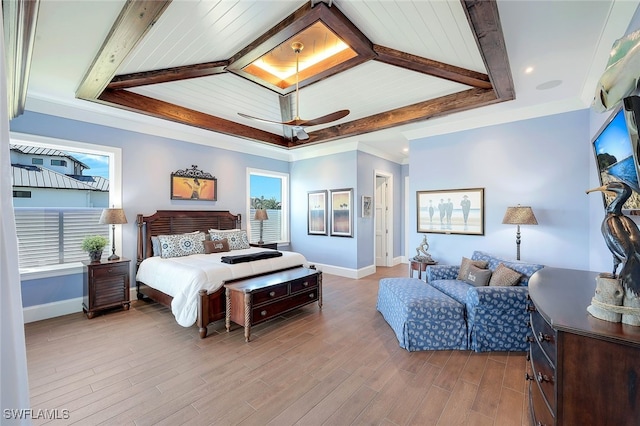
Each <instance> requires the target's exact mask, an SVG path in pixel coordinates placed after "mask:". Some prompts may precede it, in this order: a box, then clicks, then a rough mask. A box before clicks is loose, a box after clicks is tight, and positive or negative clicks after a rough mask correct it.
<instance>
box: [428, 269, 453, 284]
mask: <svg viewBox="0 0 640 426" xmlns="http://www.w3.org/2000/svg"><path fill="white" fill-rule="evenodd" d="M458 271H460V266H457V265H429V266H427V271H426V272H427V281H429V282H431V281H435V280H455V279H456V278H458Z"/></svg>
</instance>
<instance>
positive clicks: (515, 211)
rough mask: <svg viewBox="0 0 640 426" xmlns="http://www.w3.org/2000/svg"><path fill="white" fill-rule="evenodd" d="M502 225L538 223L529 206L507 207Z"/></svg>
mask: <svg viewBox="0 0 640 426" xmlns="http://www.w3.org/2000/svg"><path fill="white" fill-rule="evenodd" d="M502 223H504V224H507V225H537V224H538V221H537V220H536V216H535V215H534V214H533V210H531V207H529V206H520V205H518V206H516V207H507V212H506V213H505V214H504V219H502Z"/></svg>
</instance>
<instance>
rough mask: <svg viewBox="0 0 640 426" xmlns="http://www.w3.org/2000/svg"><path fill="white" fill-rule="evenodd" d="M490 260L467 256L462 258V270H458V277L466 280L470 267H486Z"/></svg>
mask: <svg viewBox="0 0 640 426" xmlns="http://www.w3.org/2000/svg"><path fill="white" fill-rule="evenodd" d="M488 263H489V262H488V261H486V260H471V259H468V258H466V257H463V258H462V262H461V263H460V271H459V272H458V279H459V280H465V279H466V278H467V275H468V274H469V267H470V266H476V267H478V268H480V269H486V268H487V264H488Z"/></svg>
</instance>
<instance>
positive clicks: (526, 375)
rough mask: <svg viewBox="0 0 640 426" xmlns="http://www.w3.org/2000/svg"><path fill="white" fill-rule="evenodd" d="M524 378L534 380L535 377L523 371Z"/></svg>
mask: <svg viewBox="0 0 640 426" xmlns="http://www.w3.org/2000/svg"><path fill="white" fill-rule="evenodd" d="M524 379H525V380H531V381H533V380H535V377H533V376H531V375H530V374H529V373H524Z"/></svg>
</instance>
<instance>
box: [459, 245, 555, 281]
mask: <svg viewBox="0 0 640 426" xmlns="http://www.w3.org/2000/svg"><path fill="white" fill-rule="evenodd" d="M471 260H486V261H487V262H488V265H487V267H488V268H489V269H491V270H492V271H495V270H496V268H497V267H498V265H499V264H501V263H503V264H504V266H506V267H507V268H509V269H513V270H514V271H516V272H520V273H521V274H522V277H520V282H518V283H517V284H516V285H524V286H526V285H529V278H531V275H533V274H534V273H535V272H536V271H538V270H540V269H542V268H543V267H544V265H540V264H537V263H527V262H520V261H515V260H513V261H511V260H506V259H501V258H499V257H495V256H493V255H491V254H489V253H485V252H483V251H478V250H477V251H474V252H473V255H472V256H471Z"/></svg>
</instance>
